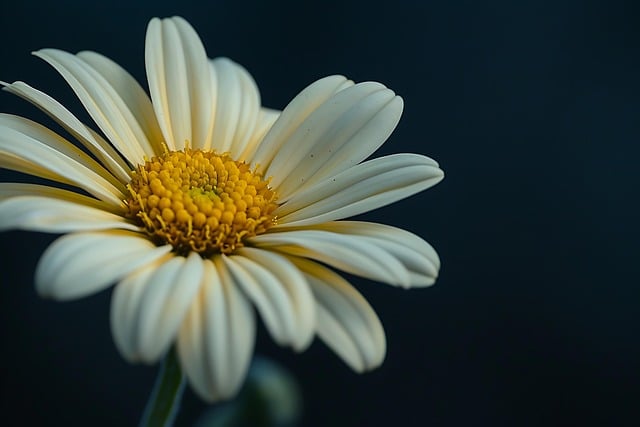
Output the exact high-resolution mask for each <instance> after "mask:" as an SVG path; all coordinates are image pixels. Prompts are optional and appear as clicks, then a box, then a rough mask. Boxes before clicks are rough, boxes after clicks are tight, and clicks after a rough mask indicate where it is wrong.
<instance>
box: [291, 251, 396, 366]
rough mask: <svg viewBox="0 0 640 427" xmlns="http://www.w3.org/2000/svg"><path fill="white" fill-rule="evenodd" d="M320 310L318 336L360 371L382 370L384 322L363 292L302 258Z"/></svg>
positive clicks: (300, 261)
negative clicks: (380, 366)
mask: <svg viewBox="0 0 640 427" xmlns="http://www.w3.org/2000/svg"><path fill="white" fill-rule="evenodd" d="M293 262H294V263H295V264H296V265H297V266H298V267H299V268H300V269H301V270H302V271H304V272H305V276H306V277H307V280H308V281H309V284H310V285H311V290H312V291H313V295H314V296H315V299H316V302H317V304H318V305H317V309H318V327H317V329H318V335H319V336H320V338H322V340H323V341H324V342H325V343H327V345H328V346H329V347H331V349H332V350H333V351H335V352H336V353H337V354H338V355H339V356H340V357H342V359H343V360H344V361H345V362H346V363H347V364H348V365H349V366H350V367H351V368H352V369H353V370H355V371H356V372H363V371H365V370H370V369H373V368H376V367H378V366H379V365H380V364H381V363H382V361H383V360H384V356H385V352H386V339H385V336H384V329H383V328H382V324H381V323H380V319H378V316H377V315H376V313H375V312H374V311H373V309H372V308H371V306H370V305H369V303H367V301H366V300H365V299H364V297H363V296H362V295H360V293H359V292H358V291H357V290H356V289H355V288H354V287H353V286H351V285H350V284H349V282H347V281H346V280H344V279H343V278H342V277H340V276H339V275H338V274H336V273H335V272H333V271H331V270H329V269H328V268H325V267H322V266H321V265H319V264H317V263H315V262H313V261H308V260H304V259H301V258H295V259H293Z"/></svg>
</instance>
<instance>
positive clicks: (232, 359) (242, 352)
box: [178, 257, 255, 401]
mask: <svg viewBox="0 0 640 427" xmlns="http://www.w3.org/2000/svg"><path fill="white" fill-rule="evenodd" d="M214 262H215V265H214ZM254 340H255V319H254V314H253V310H252V309H251V305H250V304H249V301H247V299H246V298H245V296H244V295H242V293H241V292H240V290H239V289H238V288H237V286H236V284H235V283H234V282H233V278H232V277H231V275H230V273H229V271H228V270H227V269H226V267H225V266H224V264H223V262H222V259H221V258H220V257H217V258H216V260H215V261H210V260H205V261H204V282H203V285H202V287H201V289H200V292H199V294H198V296H197V297H196V299H195V301H194V303H193V304H192V306H191V307H190V309H189V312H188V313H187V316H186V317H185V320H184V322H183V323H182V326H181V328H180V332H179V334H178V354H179V356H180V361H181V365H182V368H183V369H184V371H185V373H186V375H187V377H188V378H189V382H190V383H191V384H192V386H193V388H194V390H195V391H196V393H197V394H198V395H200V397H202V398H203V399H205V400H207V401H215V400H219V399H225V398H229V397H231V396H233V395H234V394H235V393H236V392H237V391H238V389H239V388H240V387H241V385H242V383H243V380H244V378H245V376H246V373H247V369H248V367H249V361H250V359H251V354H252V352H253V345H254Z"/></svg>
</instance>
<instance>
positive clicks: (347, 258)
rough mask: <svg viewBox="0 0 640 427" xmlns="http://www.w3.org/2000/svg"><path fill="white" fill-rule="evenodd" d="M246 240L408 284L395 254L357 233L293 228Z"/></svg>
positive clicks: (397, 284) (261, 246)
mask: <svg viewBox="0 0 640 427" xmlns="http://www.w3.org/2000/svg"><path fill="white" fill-rule="evenodd" d="M249 243H250V244H251V245H252V246H257V247H260V248H269V249H275V250H277V251H280V252H283V253H286V254H290V255H297V256H301V257H305V258H311V259H314V260H316V261H320V262H323V263H325V264H328V265H330V266H332V267H335V268H338V269H340V270H343V271H346V272H348V273H352V274H356V275H359V276H362V277H366V278H368V279H373V280H378V281H381V282H385V283H389V284H391V285H395V286H403V287H408V286H410V275H409V272H408V271H407V269H406V268H405V267H404V266H403V265H402V263H401V262H400V261H399V260H398V259H397V258H396V257H394V256H393V255H392V254H391V253H389V252H388V251H386V250H385V249H384V248H381V247H380V246H378V245H371V243H370V242H368V241H366V240H365V239H363V238H362V237H359V236H352V235H343V234H338V233H330V232H327V231H321V230H295V231H284V232H279V233H278V232H273V233H267V234H263V235H260V236H256V237H253V238H251V239H250V240H249Z"/></svg>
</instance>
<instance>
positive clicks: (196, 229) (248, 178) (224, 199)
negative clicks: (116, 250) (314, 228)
mask: <svg viewBox="0 0 640 427" xmlns="http://www.w3.org/2000/svg"><path fill="white" fill-rule="evenodd" d="M128 188H129V192H130V193H131V197H130V198H129V199H128V200H127V202H126V203H127V207H128V217H129V218H132V219H134V220H136V221H137V222H138V223H139V224H140V226H142V227H144V228H145V229H146V230H147V232H148V233H149V234H150V235H151V236H153V238H154V239H155V240H156V241H157V242H158V243H159V244H164V243H169V244H171V245H172V246H173V247H174V248H175V251H176V252H177V253H179V254H183V255H184V254H187V253H189V252H191V251H195V252H198V253H200V254H202V256H209V255H211V254H213V253H218V252H221V253H231V252H233V251H234V250H235V249H236V248H238V247H240V246H242V245H243V241H244V240H245V239H247V238H249V237H252V236H255V235H257V234H261V233H264V232H265V231H266V230H267V229H268V228H269V227H271V226H272V225H273V224H274V223H275V217H274V216H273V215H272V212H273V211H274V210H275V209H276V208H277V207H278V205H277V204H276V203H275V200H276V194H275V192H274V191H272V190H271V189H270V188H269V185H268V181H267V180H265V179H263V177H262V175H260V174H258V173H256V172H255V171H252V170H251V169H250V167H249V165H247V164H245V163H244V162H238V161H235V160H233V159H231V158H230V157H229V156H228V155H226V154H216V153H214V152H209V151H201V150H191V149H185V150H184V151H172V152H166V153H164V154H162V155H160V156H156V157H153V158H152V159H151V160H148V161H147V162H146V163H145V164H144V165H140V166H138V168H137V169H136V170H135V171H134V172H133V178H132V180H131V182H130V183H129V186H128Z"/></svg>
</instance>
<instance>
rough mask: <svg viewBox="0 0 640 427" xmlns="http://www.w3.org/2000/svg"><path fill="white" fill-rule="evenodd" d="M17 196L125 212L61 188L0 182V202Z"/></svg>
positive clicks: (120, 213) (119, 214) (114, 212)
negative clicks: (37, 197) (48, 199)
mask: <svg viewBox="0 0 640 427" xmlns="http://www.w3.org/2000/svg"><path fill="white" fill-rule="evenodd" d="M18 196H40V197H48V198H50V199H57V200H64V201H67V202H72V203H77V204H80V205H83V206H89V207H91V208H96V209H99V210H101V211H105V212H111V213H113V214H116V215H118V216H122V215H123V214H124V212H125V210H124V209H123V208H122V207H119V206H118V207H116V206H113V205H111V204H109V203H105V202H103V201H102V200H98V199H94V198H93V197H89V196H85V195H83V194H79V193H75V192H73V191H69V190H63V189H62V188H57V187H51V186H49V185H40V184H28V183H23V182H0V201H2V200H5V199H9V198H12V197H18Z"/></svg>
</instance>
